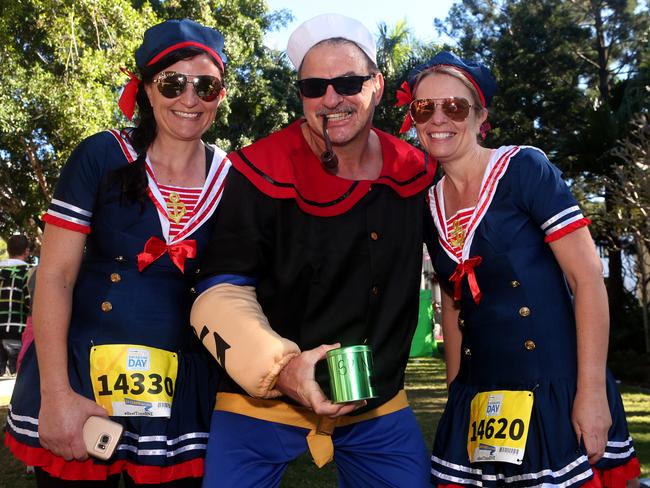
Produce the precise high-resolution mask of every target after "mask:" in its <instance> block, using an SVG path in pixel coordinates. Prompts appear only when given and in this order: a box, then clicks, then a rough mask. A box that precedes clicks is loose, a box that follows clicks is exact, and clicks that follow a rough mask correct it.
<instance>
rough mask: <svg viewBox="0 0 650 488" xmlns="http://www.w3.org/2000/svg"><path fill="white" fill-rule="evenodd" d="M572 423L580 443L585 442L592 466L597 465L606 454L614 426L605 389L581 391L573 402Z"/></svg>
mask: <svg viewBox="0 0 650 488" xmlns="http://www.w3.org/2000/svg"><path fill="white" fill-rule="evenodd" d="M571 422H572V423H573V429H574V430H575V433H576V437H577V439H578V442H580V438H582V441H583V442H584V445H585V449H586V450H587V456H588V457H589V463H590V464H596V463H597V462H598V461H599V460H600V458H602V457H603V454H605V447H606V446H607V432H608V431H609V428H610V426H611V425H612V416H611V414H610V411H609V403H608V402H607V394H606V393H605V389H604V388H601V389H598V391H580V390H578V392H577V393H576V397H575V400H574V402H573V412H572V415H571Z"/></svg>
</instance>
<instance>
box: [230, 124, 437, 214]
mask: <svg viewBox="0 0 650 488" xmlns="http://www.w3.org/2000/svg"><path fill="white" fill-rule="evenodd" d="M303 122H304V119H300V120H297V121H295V122H294V123H292V124H291V125H289V126H288V127H286V128H284V129H282V130H280V131H278V132H275V133H273V134H271V135H270V136H268V137H265V138H263V139H260V140H259V141H257V142H256V143H254V144H252V145H250V146H247V147H245V148H243V149H241V150H239V151H235V152H233V153H231V154H229V155H228V158H229V159H230V161H231V162H232V164H233V166H234V167H235V168H237V169H238V170H239V171H240V172H241V173H242V174H243V175H244V176H246V178H248V180H249V181H250V182H251V183H252V184H253V185H255V187H256V188H257V189H258V190H259V191H261V192H262V193H264V194H265V195H268V196H270V197H272V198H291V199H294V200H295V201H296V203H297V204H298V206H299V207H300V208H301V209H302V210H303V211H304V212H306V213H308V214H311V215H316V216H319V217H331V216H334V215H341V214H343V213H345V212H347V211H348V210H350V209H351V208H352V207H353V206H354V205H355V204H356V203H357V202H359V200H361V199H362V198H363V196H364V195H366V194H367V193H368V191H369V190H370V188H371V186H372V185H387V186H389V187H390V188H392V189H393V190H395V192H396V193H397V194H398V195H400V196H401V197H410V196H412V195H415V194H417V193H418V192H420V191H422V190H424V189H426V188H427V187H428V186H430V185H431V183H432V181H433V176H434V174H435V170H436V166H437V164H436V161H434V160H431V159H429V158H428V157H425V156H424V154H423V153H422V152H421V151H420V150H418V149H416V148H414V147H413V146H411V145H410V144H408V143H406V142H404V141H402V140H401V139H398V138H396V137H393V136H391V135H389V134H387V133H385V132H382V131H380V130H377V129H373V130H374V131H375V133H376V134H377V136H378V137H379V142H380V144H381V150H382V156H383V167H382V171H381V174H380V175H379V178H377V179H376V180H358V181H354V180H346V179H343V178H339V177H338V176H335V175H332V174H330V173H328V172H327V171H325V170H324V169H323V167H322V165H321V163H320V160H319V159H318V157H317V156H316V155H314V153H313V152H312V150H311V149H310V147H309V145H308V144H307V141H305V138H304V137H303V135H302V131H301V129H300V126H301V124H302V123H303Z"/></svg>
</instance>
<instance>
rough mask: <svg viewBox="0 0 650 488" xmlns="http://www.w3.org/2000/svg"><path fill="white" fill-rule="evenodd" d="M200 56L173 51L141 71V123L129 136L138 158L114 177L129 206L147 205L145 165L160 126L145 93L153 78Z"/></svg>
mask: <svg viewBox="0 0 650 488" xmlns="http://www.w3.org/2000/svg"><path fill="white" fill-rule="evenodd" d="M199 54H205V51H203V50H202V49H199V48H196V47H186V48H183V49H178V50H176V51H172V52H171V53H169V54H168V55H167V56H165V57H163V58H162V59H161V60H160V61H158V62H156V63H154V64H152V65H150V66H145V67H144V68H142V69H140V80H141V84H140V87H139V88H138V94H137V95H136V102H137V104H138V113H139V120H138V123H137V125H136V126H135V127H134V128H132V129H129V132H128V134H129V139H130V142H131V145H132V146H133V149H135V151H136V153H137V154H138V157H137V159H136V160H135V161H133V162H132V163H131V164H128V165H126V166H124V167H123V168H120V169H118V170H116V171H115V172H114V175H113V178H114V180H117V181H118V182H119V184H120V188H121V198H122V199H126V200H128V201H130V202H136V201H139V202H140V203H144V200H145V196H146V193H147V185H148V183H147V170H146V167H145V161H146V158H147V149H149V146H150V145H151V143H152V142H153V141H154V139H155V138H156V132H157V126H156V119H155V117H154V114H153V107H152V106H151V103H150V102H149V97H148V96H147V92H146V91H145V90H144V85H145V84H149V83H151V82H152V80H153V77H154V76H155V75H156V74H157V73H160V72H161V71H163V70H164V69H165V68H167V67H168V66H171V65H172V64H174V63H177V62H178V61H181V60H183V59H188V58H193V57H194V56H198V55H199ZM210 59H212V58H210ZM212 62H213V63H214V64H215V66H217V67H218V68H219V71H220V72H221V77H222V81H223V77H224V75H225V73H224V72H223V70H222V69H221V66H219V64H218V63H217V62H216V61H215V60H214V59H212Z"/></svg>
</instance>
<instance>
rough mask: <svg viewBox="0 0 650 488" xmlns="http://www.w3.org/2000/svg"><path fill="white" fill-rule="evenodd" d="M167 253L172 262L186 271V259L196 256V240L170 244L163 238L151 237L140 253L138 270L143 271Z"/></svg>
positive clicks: (182, 270)
mask: <svg viewBox="0 0 650 488" xmlns="http://www.w3.org/2000/svg"><path fill="white" fill-rule="evenodd" d="M165 253H168V254H169V259H171V260H172V263H174V264H175V265H176V267H177V268H178V269H180V270H181V272H182V273H184V272H185V260H186V259H187V258H195V257H196V241H195V240H187V241H180V242H177V243H175V244H171V245H169V246H168V245H167V244H165V241H163V240H162V239H159V238H158V237H150V238H149V240H148V241H147V242H146V244H145V245H144V251H142V252H141V253H140V254H138V270H140V271H142V270H143V269H144V268H146V267H147V266H149V265H150V264H151V263H153V262H154V261H155V260H156V259H158V258H159V257H160V256H162V255H163V254H165Z"/></svg>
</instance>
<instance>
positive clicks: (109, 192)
mask: <svg viewBox="0 0 650 488" xmlns="http://www.w3.org/2000/svg"><path fill="white" fill-rule="evenodd" d="M188 46H189V47H188ZM222 49H223V37H222V35H221V33H219V32H218V31H217V30H215V29H212V28H208V27H205V26H202V25H200V24H197V23H195V22H193V21H190V20H187V19H183V20H180V21H179V20H172V21H166V22H163V23H162V24H158V25H156V26H154V27H152V28H150V29H148V30H147V32H146V33H145V36H144V42H143V43H142V45H141V47H140V48H139V49H138V51H137V52H136V63H137V65H138V70H139V72H140V76H141V77H142V79H141V80H140V79H138V78H136V77H135V75H132V81H131V82H130V84H129V86H127V89H125V91H124V93H125V95H124V96H123V98H122V99H121V102H120V107H121V108H122V109H123V110H124V111H125V113H126V114H127V116H131V115H133V110H134V105H135V102H136V99H137V103H138V106H139V111H140V118H139V121H138V124H137V126H136V127H135V128H129V129H125V130H110V131H105V132H101V133H99V134H95V135H93V136H91V137H89V138H87V139H86V140H84V141H83V142H81V144H79V146H78V147H77V148H76V149H75V150H74V152H73V153H72V155H71V156H70V158H69V160H68V162H67V164H66V166H65V167H64V168H63V170H62V172H61V175H60V179H59V182H58V184H57V188H56V191H55V195H54V199H53V200H52V202H51V204H50V206H49V208H48V210H47V213H46V215H45V216H44V220H45V222H46V226H45V235H44V241H43V247H42V254H41V265H40V267H39V279H38V285H37V286H38V291H37V295H36V296H37V300H36V305H35V307H34V335H35V345H36V347H35V348H34V346H31V347H30V348H29V349H28V351H27V353H26V355H25V359H24V361H23V366H22V370H21V373H20V375H19V377H18V380H17V383H16V387H15V390H14V394H13V397H12V400H11V405H10V410H9V415H8V419H7V431H6V436H5V443H6V444H7V445H8V447H9V448H10V449H11V451H12V452H13V454H14V455H15V456H16V457H17V458H18V459H20V460H22V461H23V462H25V463H26V464H29V465H32V466H35V467H36V481H37V484H38V486H39V487H43V486H46V487H50V486H56V487H67V486H84V487H117V486H118V483H119V482H120V478H122V477H123V478H124V480H123V482H124V483H125V485H124V486H126V487H131V486H141V485H155V486H164V487H170V488H171V487H175V488H179V487H198V486H200V485H201V478H202V476H203V468H204V457H205V450H206V446H207V442H208V434H209V426H210V417H211V414H212V410H213V408H214V398H215V394H216V385H217V381H218V376H217V368H216V363H215V362H214V361H213V360H212V358H211V357H210V356H209V354H207V352H206V351H205V349H204V347H203V346H202V345H201V344H200V342H199V340H198V338H196V336H195V334H194V333H193V330H192V328H191V327H190V325H189V314H190V308H191V306H192V302H193V300H194V296H193V294H192V291H191V287H192V284H193V282H194V279H195V276H196V272H197V270H198V263H199V259H200V257H201V256H202V254H203V252H204V251H205V248H206V247H207V245H208V240H209V237H210V235H211V231H212V222H213V220H214V219H213V218H212V217H213V215H214V213H215V210H216V208H217V206H218V204H219V201H220V198H221V191H222V189H223V185H224V181H225V178H226V175H227V173H228V169H229V167H230V163H229V162H228V160H227V158H225V153H224V152H223V151H221V150H220V149H219V148H217V147H216V146H212V145H208V144H204V143H203V142H202V141H201V136H202V135H203V134H204V133H205V131H206V130H207V129H208V128H209V127H210V125H211V124H212V122H213V121H214V118H215V114H216V112H217V108H218V106H219V104H220V102H221V101H222V100H223V98H224V96H225V90H224V89H223V84H222V82H221V80H222V77H223V72H224V62H225V56H224V55H223V52H222ZM91 415H99V416H107V415H110V417H111V419H112V420H114V421H117V422H119V423H121V424H122V425H123V426H124V434H123V436H122V438H121V440H120V442H119V445H118V447H117V450H116V451H115V454H114V455H113V457H112V458H111V459H109V460H108V461H100V460H97V459H94V458H90V459H89V458H88V456H87V455H86V449H85V445H84V443H83V440H82V438H81V428H82V425H83V424H84V422H85V420H86V419H87V418H88V417H89V416H91Z"/></svg>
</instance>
